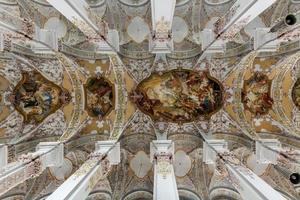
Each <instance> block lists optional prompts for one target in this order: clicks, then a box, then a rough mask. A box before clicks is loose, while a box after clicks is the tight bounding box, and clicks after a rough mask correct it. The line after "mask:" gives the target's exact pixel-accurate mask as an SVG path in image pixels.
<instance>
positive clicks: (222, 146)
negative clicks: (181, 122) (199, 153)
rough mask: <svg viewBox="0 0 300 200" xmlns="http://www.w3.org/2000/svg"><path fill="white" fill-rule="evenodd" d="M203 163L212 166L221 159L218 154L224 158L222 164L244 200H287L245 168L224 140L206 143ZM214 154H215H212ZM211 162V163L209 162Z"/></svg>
mask: <svg viewBox="0 0 300 200" xmlns="http://www.w3.org/2000/svg"><path fill="white" fill-rule="evenodd" d="M203 146H204V149H203V151H204V155H205V156H204V157H203V161H204V162H206V163H207V164H211V161H214V163H216V160H217V159H220V158H219V156H218V154H219V155H221V156H222V159H224V162H223V160H221V163H222V166H219V167H225V168H224V170H225V171H227V172H225V173H224V174H227V175H228V178H229V179H230V180H231V182H232V184H233V186H234V187H235V188H236V189H237V190H238V192H239V193H240V195H241V196H242V198H243V199H244V200H253V199H255V200H274V199H276V200H286V199H285V198H284V197H283V196H282V195H281V194H280V193H279V192H277V191H276V190H275V189H273V188H272V187H271V186H270V185H268V184H267V183H266V182H265V181H264V180H263V179H261V178H260V177H258V176H257V175H256V174H254V173H253V172H252V171H251V170H250V169H248V168H246V167H245V166H243V165H242V164H241V163H240V161H239V160H238V159H237V158H236V157H235V156H234V155H232V154H230V152H229V151H228V149H226V148H227V142H226V141H224V140H220V141H219V142H218V140H212V141H210V140H207V141H206V142H204V145H203ZM212 152H214V153H212ZM208 161H209V162H208Z"/></svg>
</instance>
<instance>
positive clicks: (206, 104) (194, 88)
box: [131, 69, 223, 123]
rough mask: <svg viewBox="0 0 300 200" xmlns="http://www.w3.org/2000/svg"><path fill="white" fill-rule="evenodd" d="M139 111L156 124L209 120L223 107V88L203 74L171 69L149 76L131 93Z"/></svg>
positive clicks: (206, 74)
mask: <svg viewBox="0 0 300 200" xmlns="http://www.w3.org/2000/svg"><path fill="white" fill-rule="evenodd" d="M131 98H132V100H133V101H134V102H135V103H136V105H137V106H138V107H139V109H140V110H141V111H142V112H144V113H145V114H147V115H149V116H150V117H151V118H152V119H153V120H156V121H170V122H179V123H180V122H191V121H195V120H199V119H200V118H201V117H205V118H209V117H210V116H211V115H212V114H213V113H215V112H217V111H218V110H219V109H220V108H221V107H222V105H223V87H222V85H221V84H220V83H219V82H218V81H217V80H216V79H214V78H212V77H211V76H210V75H209V74H208V73H206V72H201V73H198V72H195V71H191V70H183V69H180V70H172V71H168V72H165V73H163V74H161V75H160V74H157V73H154V74H152V75H151V76H150V77H149V78H147V79H145V80H143V81H142V82H140V84H139V85H138V86H137V88H136V89H135V91H134V92H133V93H132V94H131Z"/></svg>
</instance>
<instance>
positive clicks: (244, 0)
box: [198, 0, 276, 62]
mask: <svg viewBox="0 0 300 200" xmlns="http://www.w3.org/2000/svg"><path fill="white" fill-rule="evenodd" d="M275 2H276V0H237V1H236V2H235V3H234V4H233V6H232V7H231V8H230V10H229V11H228V12H227V13H226V14H225V15H224V16H223V17H221V18H219V19H218V20H217V21H216V22H215V24H214V30H213V32H214V33H215V34H214V35H215V36H214V40H213V41H212V40H210V41H209V42H208V41H205V42H204V43H205V46H206V47H207V49H206V51H207V50H208V51H207V52H206V53H222V52H223V51H224V49H223V48H221V47H222V45H224V44H225V42H226V41H227V40H231V39H233V38H234V36H235V35H236V34H237V33H239V32H240V30H241V29H243V28H244V27H246V26H247V25H248V24H249V23H250V22H251V21H252V20H254V19H255V18H256V17H257V16H259V15H260V14H261V13H262V12H264V11H265V10H266V9H267V8H268V7H270V6H271V5H272V4H273V3H275ZM205 39H206V38H204V37H203V40H205ZM202 42H203V41H202ZM208 44H210V45H208ZM203 49H205V48H203ZM202 59H203V57H200V58H199V61H200V60H202ZM199 61H198V62H199Z"/></svg>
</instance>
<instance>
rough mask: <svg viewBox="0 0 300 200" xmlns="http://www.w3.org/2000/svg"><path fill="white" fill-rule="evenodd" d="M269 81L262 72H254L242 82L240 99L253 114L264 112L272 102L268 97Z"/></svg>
mask: <svg viewBox="0 0 300 200" xmlns="http://www.w3.org/2000/svg"><path fill="white" fill-rule="evenodd" d="M270 90H271V81H270V80H268V77H267V76H266V75H264V74H262V73H255V74H254V75H253V76H252V77H251V78H250V79H249V80H246V81H245V83H244V88H243V91H242V101H243V103H244V106H245V108H246V109H248V110H250V112H252V113H254V114H255V115H262V114H266V113H267V112H268V111H269V110H270V109H271V108H272V104H273V99H272V98H271V97H270Z"/></svg>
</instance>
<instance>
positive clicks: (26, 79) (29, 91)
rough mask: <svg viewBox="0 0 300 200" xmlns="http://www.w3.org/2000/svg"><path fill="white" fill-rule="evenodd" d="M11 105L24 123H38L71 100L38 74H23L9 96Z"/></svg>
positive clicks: (62, 91) (65, 92)
mask: <svg viewBox="0 0 300 200" xmlns="http://www.w3.org/2000/svg"><path fill="white" fill-rule="evenodd" d="M10 98H11V101H12V104H13V105H14V106H15V108H16V110H17V111H18V112H20V113H21V114H22V115H23V117H24V123H40V122H42V121H43V120H44V119H45V118H46V117H47V116H49V115H50V114H52V113H54V112H55V111H56V110H57V109H59V108H61V107H62V106H64V105H66V104H68V103H69V102H70V100H71V96H70V94H69V92H68V91H67V90H66V89H64V88H61V87H59V86H58V85H56V84H54V83H53V82H51V81H49V80H47V79H46V78H44V77H43V76H42V75H41V74H40V73H39V72H37V71H31V72H23V73H22V80H21V81H20V82H19V83H18V84H17V86H16V87H15V89H14V90H13V93H12V95H11V97H10Z"/></svg>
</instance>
